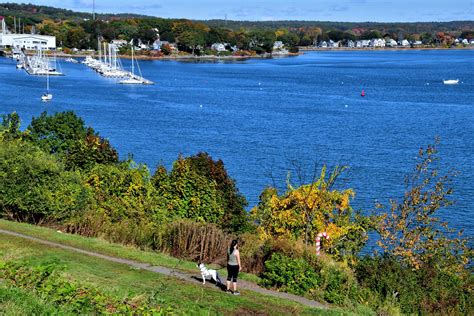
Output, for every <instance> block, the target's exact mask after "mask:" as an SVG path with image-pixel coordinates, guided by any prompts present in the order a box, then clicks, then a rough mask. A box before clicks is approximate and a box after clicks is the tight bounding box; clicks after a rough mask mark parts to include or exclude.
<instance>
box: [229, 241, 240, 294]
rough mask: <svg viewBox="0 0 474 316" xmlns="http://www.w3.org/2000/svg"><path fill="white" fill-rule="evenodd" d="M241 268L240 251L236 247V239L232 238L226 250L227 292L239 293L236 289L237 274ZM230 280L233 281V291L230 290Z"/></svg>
mask: <svg viewBox="0 0 474 316" xmlns="http://www.w3.org/2000/svg"><path fill="white" fill-rule="evenodd" d="M241 269H242V265H241V264H240V253H239V249H237V240H235V239H234V240H232V243H231V244H230V247H229V249H228V250H227V291H226V292H227V293H232V294H234V295H240V293H239V292H238V291H237V276H238V275H239V271H240V270H241ZM231 281H232V282H233V288H234V291H233V292H232V291H231V290H230V282H231Z"/></svg>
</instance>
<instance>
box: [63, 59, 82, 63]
mask: <svg viewBox="0 0 474 316" xmlns="http://www.w3.org/2000/svg"><path fill="white" fill-rule="evenodd" d="M65 61H67V62H68V63H73V64H78V63H79V61H78V60H77V59H74V58H66V59H65Z"/></svg>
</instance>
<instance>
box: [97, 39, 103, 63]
mask: <svg viewBox="0 0 474 316" xmlns="http://www.w3.org/2000/svg"><path fill="white" fill-rule="evenodd" d="M97 47H98V49H99V61H102V48H101V45H100V38H99V37H97Z"/></svg>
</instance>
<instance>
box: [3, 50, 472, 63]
mask: <svg viewBox="0 0 474 316" xmlns="http://www.w3.org/2000/svg"><path fill="white" fill-rule="evenodd" d="M411 50H474V46H467V47H357V48H349V47H333V48H329V47H328V48H321V47H312V46H301V47H299V52H298V53H288V54H263V55H252V56H236V55H229V56H216V55H203V56H193V55H169V56H149V55H135V56H134V58H135V59H137V60H169V61H200V60H202V61H206V60H207V61H244V60H249V59H272V58H288V57H297V56H301V55H304V54H305V53H306V52H318V51H320V52H354V51H371V52H384V51H411ZM33 54H35V53H34V52H27V55H33ZM4 56H6V55H4ZM46 56H49V57H58V58H86V57H88V56H92V57H98V55H97V53H96V52H93V53H92V52H91V53H79V54H65V53H47V54H46ZM118 57H119V58H122V59H131V58H132V56H130V55H118Z"/></svg>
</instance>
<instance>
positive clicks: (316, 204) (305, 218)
mask: <svg viewBox="0 0 474 316" xmlns="http://www.w3.org/2000/svg"><path fill="white" fill-rule="evenodd" d="M326 169H327V168H326V166H324V167H323V168H322V170H321V172H320V174H319V177H316V173H315V177H313V181H312V182H311V183H309V184H303V185H301V186H299V187H297V188H294V187H293V186H292V185H291V184H288V190H287V192H286V193H285V194H283V195H278V192H277V190H276V189H275V188H271V187H270V188H267V189H266V190H265V191H264V192H263V193H262V195H261V196H260V202H259V204H258V206H256V207H255V208H253V209H252V210H251V216H252V218H253V219H254V220H255V221H256V222H257V224H258V228H257V231H258V233H259V235H260V236H261V238H263V239H268V238H288V239H293V240H296V239H303V240H304V242H305V244H306V245H307V246H308V245H309V244H310V243H312V241H314V240H315V238H316V235H317V234H318V233H320V232H327V233H328V234H329V235H330V237H331V238H330V240H329V241H328V246H329V248H331V251H329V252H331V253H332V254H334V255H335V256H336V257H344V256H346V255H354V256H355V255H356V254H357V252H358V251H359V250H360V249H361V247H362V246H363V245H364V242H365V240H366V238H367V236H366V234H365V230H366V228H365V226H364V225H363V224H362V223H361V222H359V221H358V220H357V219H356V217H355V214H354V213H353V210H352V208H351V207H350V199H351V198H353V196H354V191H353V190H352V189H346V190H336V189H334V187H333V186H334V184H335V182H336V179H337V177H338V176H339V175H340V174H341V172H343V171H344V169H345V168H344V167H335V168H334V169H333V170H332V172H331V173H330V174H329V176H328V175H327V170H326ZM315 170H316V169H315Z"/></svg>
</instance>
